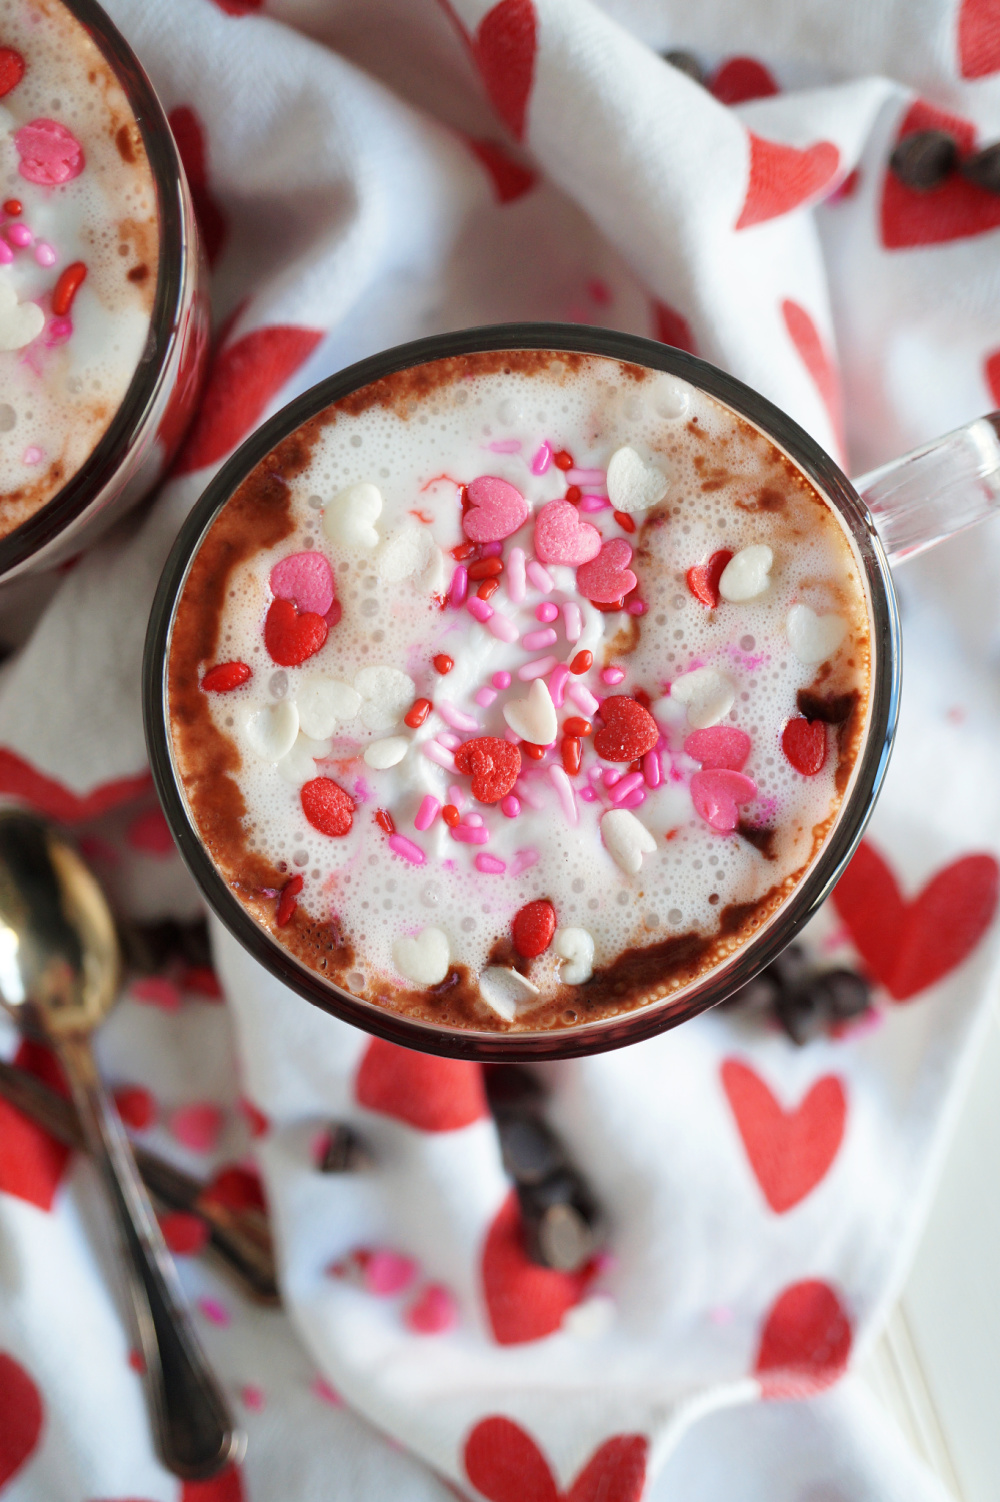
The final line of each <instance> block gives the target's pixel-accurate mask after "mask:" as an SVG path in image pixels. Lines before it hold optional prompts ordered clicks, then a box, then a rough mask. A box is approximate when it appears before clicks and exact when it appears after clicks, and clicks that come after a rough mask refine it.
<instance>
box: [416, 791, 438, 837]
mask: <svg viewBox="0 0 1000 1502" xmlns="http://www.w3.org/2000/svg"><path fill="white" fill-rule="evenodd" d="M440 807H441V804H440V803H439V802H438V800H437V798H435V797H433V796H432V794H430V793H427V794H426V796H425V797H424V799H423V801H422V802H421V804H420V807H419V808H418V809H417V816H416V818H415V819H414V821H413V827H414V829H419V830H420V831H421V832H423V830H425V829H430V827H431V825H432V824H433V823H434V820H435V819H436V818H437V816H438V810H439V809H440Z"/></svg>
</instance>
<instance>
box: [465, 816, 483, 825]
mask: <svg viewBox="0 0 1000 1502" xmlns="http://www.w3.org/2000/svg"><path fill="white" fill-rule="evenodd" d="M465 822H466V824H468V826H469V828H470V829H481V828H482V827H483V824H484V823H485V822H486V821H485V820H484V818H483V816H482V814H466V816H465Z"/></svg>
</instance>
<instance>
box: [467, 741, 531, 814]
mask: <svg viewBox="0 0 1000 1502" xmlns="http://www.w3.org/2000/svg"><path fill="white" fill-rule="evenodd" d="M455 769H456V771H458V772H461V773H462V774H463V776H466V777H470V776H471V778H472V796H473V798H475V799H476V801H477V803H499V802H500V799H501V798H504V797H506V795H507V794H508V793H509V792H510V790H511V788H512V787H513V786H514V784H515V782H516V781H517V779H518V776H519V775H520V772H521V753H520V751H519V750H518V749H517V747H516V746H512V745H511V743H510V741H504V740H501V739H500V737H499V736H496V735H481V736H478V737H477V739H476V740H472V741H465V742H463V744H462V745H461V746H459V748H458V750H457V751H456V752H455Z"/></svg>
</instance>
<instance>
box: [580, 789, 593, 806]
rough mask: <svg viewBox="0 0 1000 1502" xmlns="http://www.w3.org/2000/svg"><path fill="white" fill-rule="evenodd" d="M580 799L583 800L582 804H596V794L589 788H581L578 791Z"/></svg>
mask: <svg viewBox="0 0 1000 1502" xmlns="http://www.w3.org/2000/svg"><path fill="white" fill-rule="evenodd" d="M580 797H581V798H582V799H583V801H584V803H596V802H597V794H596V793H595V792H594V789H593V788H591V787H586V788H581V789H580Z"/></svg>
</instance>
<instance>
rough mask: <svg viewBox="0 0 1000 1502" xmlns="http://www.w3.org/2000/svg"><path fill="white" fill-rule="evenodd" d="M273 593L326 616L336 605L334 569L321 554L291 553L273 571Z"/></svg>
mask: <svg viewBox="0 0 1000 1502" xmlns="http://www.w3.org/2000/svg"><path fill="white" fill-rule="evenodd" d="M271 593H272V594H273V595H274V597H275V599H276V600H291V601H292V603H293V604H294V605H295V606H296V607H297V608H298V609H299V610H301V611H309V612H310V613H312V614H315V615H326V613H327V611H328V610H329V609H330V607H331V606H332V604H333V593H334V591H333V570H332V569H331V567H330V565H329V563H328V562H327V560H326V559H325V558H324V556H323V554H322V553H313V552H310V553H292V554H291V555H290V556H289V557H288V558H282V560H281V562H280V563H276V564H275V565H274V568H273V569H272V570H271ZM338 619H339V617H338Z"/></svg>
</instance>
